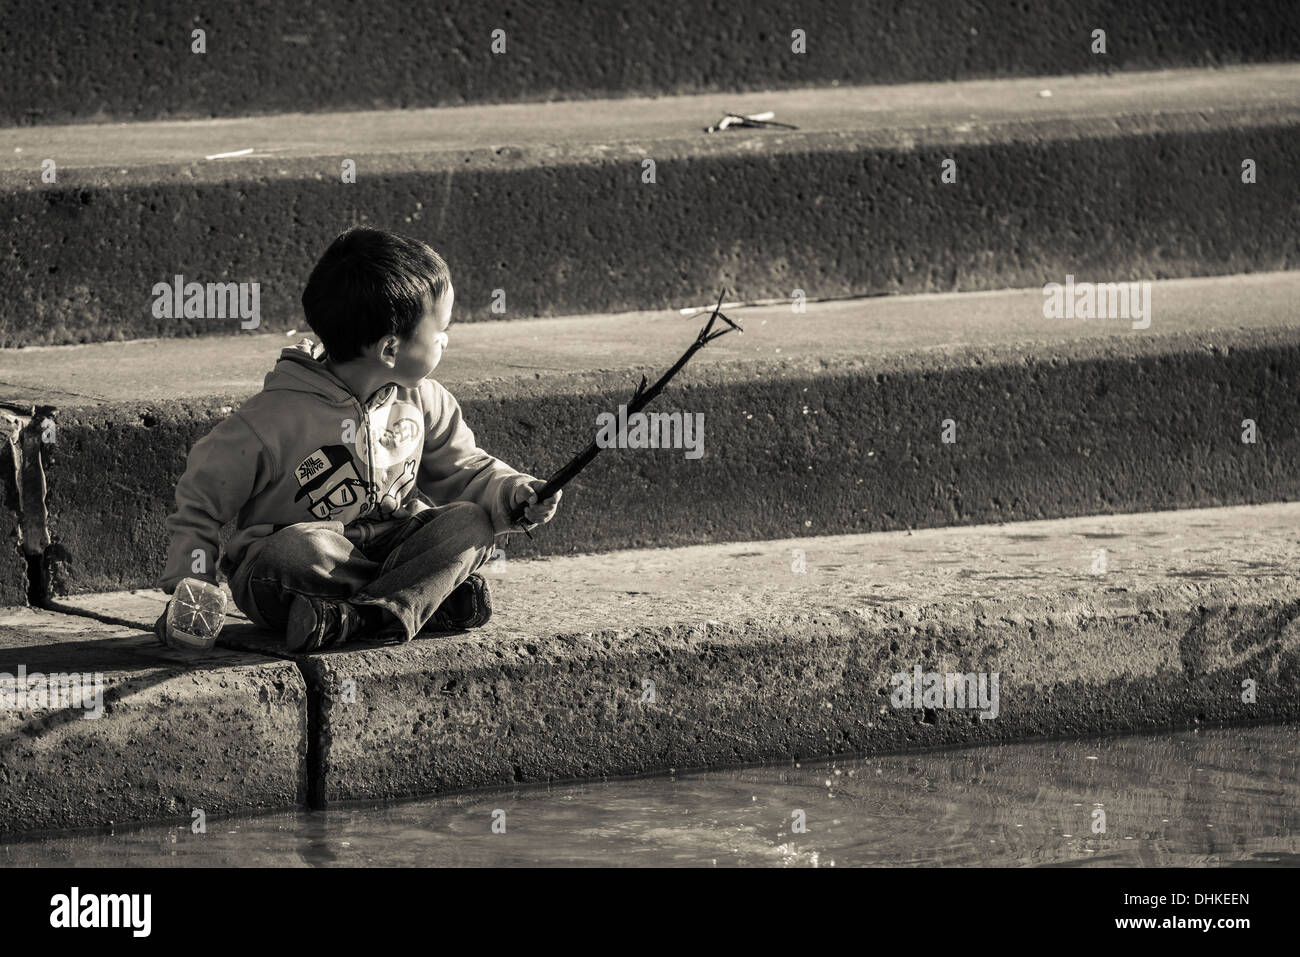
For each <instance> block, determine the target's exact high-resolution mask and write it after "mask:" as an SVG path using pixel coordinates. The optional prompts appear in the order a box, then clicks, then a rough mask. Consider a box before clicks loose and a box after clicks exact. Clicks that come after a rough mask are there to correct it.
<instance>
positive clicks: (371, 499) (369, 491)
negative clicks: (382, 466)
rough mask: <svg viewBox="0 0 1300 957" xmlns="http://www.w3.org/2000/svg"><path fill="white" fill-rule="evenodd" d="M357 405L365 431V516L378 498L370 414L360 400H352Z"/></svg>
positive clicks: (371, 509) (372, 508)
mask: <svg viewBox="0 0 1300 957" xmlns="http://www.w3.org/2000/svg"><path fill="white" fill-rule="evenodd" d="M354 401H355V402H356V403H357V409H358V410H359V411H360V412H361V427H362V428H363V429H364V430H365V436H366V452H365V458H366V512H365V514H366V515H369V514H370V513H371V512H372V511H374V508H375V503H376V502H378V501H379V496H378V495H376V494H375V466H374V462H373V461H372V460H371V456H370V414H369V413H368V412H367V411H366V408H365V406H364V405H362V403H361V400H360V399H355V400H354Z"/></svg>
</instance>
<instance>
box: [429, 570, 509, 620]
mask: <svg viewBox="0 0 1300 957" xmlns="http://www.w3.org/2000/svg"><path fill="white" fill-rule="evenodd" d="M491 617H492V592H491V590H490V589H489V588H488V583H487V579H486V578H484V577H483V576H482V575H478V574H474V575H470V576H469V577H468V578H466V579H465V580H464V581H463V582H461V583H460V584H459V585H457V586H456V587H455V588H454V589H452V592H451V594H450V595H448V596H447V597H446V598H445V599H444V600H443V603H442V604H441V605H439V606H438V610H437V611H435V612H434V613H433V617H432V618H430V619H429V620H428V621H427V622H425V625H424V627H423V628H421V629H420V634H424V633H425V632H430V631H464V630H465V629H466V628H480V627H482V626H483V625H486V624H487V622H488V619H489V618H491Z"/></svg>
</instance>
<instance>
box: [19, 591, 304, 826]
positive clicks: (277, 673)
mask: <svg viewBox="0 0 1300 957" xmlns="http://www.w3.org/2000/svg"><path fill="white" fill-rule="evenodd" d="M20 669H21V670H20ZM51 678H55V679H56V680H57V681H58V684H56V685H55V686H54V688H55V690H54V691H53V692H51V691H50V690H49V689H50V679H51ZM74 688H75V689H76V690H75V691H74V690H73V689H74ZM83 691H84V695H83ZM65 692H66V693H67V698H66V699H63V698H62V695H63V694H64V693H65ZM20 695H21V700H18V699H19V696H20ZM51 697H55V698H58V699H59V700H54V701H51ZM306 762H307V693H306V685H305V684H304V682H303V679H302V676H301V674H300V672H299V669H298V668H297V667H296V666H295V665H294V664H293V663H291V662H287V661H278V660H275V659H273V658H269V657H266V656H264V655H258V654H248V653H246V652H240V651H231V650H226V649H216V650H215V652H214V653H213V654H212V655H209V656H207V657H205V658H203V659H201V660H200V659H196V658H194V657H189V656H185V655H181V654H178V653H177V652H173V651H169V650H168V649H166V648H163V647H161V646H160V645H159V644H158V643H157V641H156V640H155V639H154V637H153V635H152V634H150V635H142V634H141V633H140V630H139V629H137V628H127V627H122V626H120V625H108V624H103V623H101V622H97V621H93V620H91V619H88V618H85V617H77V616H70V615H64V614H56V613H54V612H51V611H42V610H38V609H33V608H5V609H0V833H9V832H18V831H33V830H48V829H52V828H60V829H62V828H74V827H91V826H104V825H113V824H117V825H121V824H125V823H127V822H131V821H139V820H158V819H165V818H170V819H175V820H182V819H183V820H185V821H187V822H191V823H193V822H194V821H197V820H199V818H198V817H196V816H195V814H194V812H195V811H201V812H202V813H203V816H204V818H206V816H209V815H211V816H216V815H222V814H229V813H232V812H238V811H251V810H258V809H266V808H275V807H284V806H286V805H289V804H293V803H300V802H302V801H303V800H305V798H306V788H307V770H306V768H307V763H306Z"/></svg>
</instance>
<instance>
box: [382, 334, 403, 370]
mask: <svg viewBox="0 0 1300 957" xmlns="http://www.w3.org/2000/svg"><path fill="white" fill-rule="evenodd" d="M400 346H401V340H400V339H398V338H397V336H384V338H382V339H380V340H379V342H378V350H377V352H376V355H377V357H378V359H379V361H380V362H382V363H383V364H384V365H386V366H388V367H389V368H390V369H391V368H392V367H393V366H395V365H396V364H397V353H398V349H399V347H400Z"/></svg>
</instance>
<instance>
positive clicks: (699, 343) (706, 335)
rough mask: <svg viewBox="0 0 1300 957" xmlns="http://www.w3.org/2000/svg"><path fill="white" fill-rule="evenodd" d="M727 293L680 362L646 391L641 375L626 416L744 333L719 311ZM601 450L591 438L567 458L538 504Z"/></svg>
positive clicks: (513, 516) (515, 514)
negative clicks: (715, 344)
mask: <svg viewBox="0 0 1300 957" xmlns="http://www.w3.org/2000/svg"><path fill="white" fill-rule="evenodd" d="M726 294H727V290H726V289H723V290H722V292H721V293H720V294H719V295H718V304H717V305H716V306H714V307H713V315H711V316H709V321H708V323H707V324H706V325H705V326H704V328H703V329H701V330H700V334H699V335H698V336H696V337H695V341H694V342H692V343H691V345H690V348H689V349H687V350H686V351H685V352H684V353H683V354H682V357H681V358H680V359H678V360H677V361H676V362H675V363H673V367H672V368H671V369H669V370H668V371H667V372H665V373H664V374H663V375H661V376H660V377H659V381H658V382H656V383H655V384H654V385H652V386H650V387H649V388H648V389H647V388H646V377H645V376H641V384H640V385H638V386H637V387H636V393H635V394H634V395H633V396H632V399H631V401H630V402H628V404H627V414H628V415H629V416H631V415H632V414H634V413H636V412H640V411H641V410H642V409H644V408H645V407H646V406H647V405H649V404H650V403H651V402H652V401H653V400H654V399H655V397H656V396H658V395H659V393H660V392H662V391H663V390H664V386H666V385H668V383H669V381H670V380H671V379H672V377H673V376H675V375H677V373H679V372H681V371H682V367H683V366H685V365H686V363H688V362H690V361H691V357H692V356H693V355H695V353H697V352H699V351H700V350H701V349H703V348H704V347H705V346H706V345H708V344H709V343H710V342H712V341H713V340H714V339H716V338H718V336H724V335H726V334H727V333H728V332H730V331H731V330H732V329H735V330H736V331H737V332H739V333H742V334H743V333H744V331H745V330H744V329H742V328H740V326H739V325H737V324H736V323H734V322H732V321H731V320H730V319H728V318H727V317H726V316H724V315H723V314H722V312H721V309H722V299H723V296H725V295H726ZM718 319H721V320H722V321H723V322H725V323H726V324H727V326H728V328H726V329H719V330H717V331H716V332H715V331H713V323H714V322H715V321H716V320H718ZM600 451H601V448H600V446H599V445H597V444H596V440H595V439H592V440H591V442H590V444H588V446H587V447H586V448H585V449H583V450H582V451H581V452H579V453H578V454H577V455H575V456H574V457H573V458H572V459H570V460H569V461H568V462H567V463H566V464H565V465H564V467H563V468H561V469H560V470H559V471H558V472H556V473H555V474H554V475H552V476H551V477H550V478H549V479H547V480H546V484H545V485H543V486H542V487H541V488H540V489H538V491H537V501H539V502H544V501H546V500H547V499H548V498H550V497H551V496H552V495H554V494H555V493H556V492H558V491H559V490H560V489H562V488H564V486H565V485H567V484H569V481H570V480H571V479H573V478H574V476H576V475H577V474H578V473H579V472H581V471H582V470H583V469H585V468H586V467H587V466H588V465H590V464H591V460H592V459H594V458H595V457H596V456H597V455H599V454H600ZM527 507H528V505H527V503H526V502H521V503H520V504H518V505H516V506H515V507H514V508H513V509H512V510H511V512H510V524H512V525H520V524H521V523H522V522H523V521H524V510H525V509H526V508H527ZM527 532H528V529H526V528H525V529H524V533H525V534H527ZM529 537H530V538H531V537H532V536H531V535H530V536H529Z"/></svg>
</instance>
